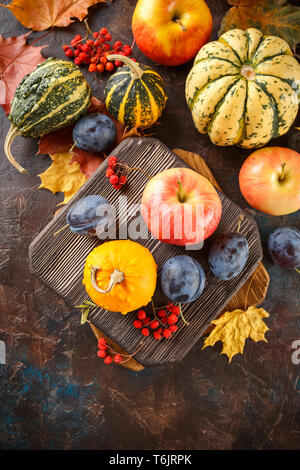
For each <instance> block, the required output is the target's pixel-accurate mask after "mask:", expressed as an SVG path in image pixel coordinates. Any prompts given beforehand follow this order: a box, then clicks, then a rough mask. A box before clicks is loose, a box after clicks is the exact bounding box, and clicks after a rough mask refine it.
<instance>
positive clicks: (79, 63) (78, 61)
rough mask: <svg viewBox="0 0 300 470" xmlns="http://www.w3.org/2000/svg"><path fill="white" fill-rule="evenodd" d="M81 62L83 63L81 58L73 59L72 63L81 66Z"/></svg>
mask: <svg viewBox="0 0 300 470" xmlns="http://www.w3.org/2000/svg"><path fill="white" fill-rule="evenodd" d="M82 62H83V60H82V58H81V57H75V59H74V63H75V64H76V65H81V64H82Z"/></svg>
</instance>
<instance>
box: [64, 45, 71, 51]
mask: <svg viewBox="0 0 300 470" xmlns="http://www.w3.org/2000/svg"><path fill="white" fill-rule="evenodd" d="M62 49H63V51H65V52H66V50H68V49H70V46H69V45H68V44H64V45H63V47H62Z"/></svg>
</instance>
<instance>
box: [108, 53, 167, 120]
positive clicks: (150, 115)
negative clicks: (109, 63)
mask: <svg viewBox="0 0 300 470" xmlns="http://www.w3.org/2000/svg"><path fill="white" fill-rule="evenodd" d="M108 60H120V61H122V62H124V63H125V64H126V65H125V66H123V67H122V68H120V69H119V70H118V71H117V72H115V73H114V74H113V75H112V76H111V77H110V79H109V80H108V82H107V85H106V88H105V90H104V93H105V104H106V107H107V110H108V112H109V113H110V115H111V116H112V117H114V118H115V119H116V120H117V121H119V122H120V123H121V124H123V125H124V126H128V127H129V128H141V129H145V128H147V127H150V126H152V124H154V123H155V122H156V121H157V119H158V118H159V117H160V116H161V114H162V112H163V109H164V107H165V104H166V100H167V96H166V92H165V87H164V83H163V80H162V78H161V76H160V75H159V74H158V73H157V72H155V71H154V70H152V69H151V68H150V67H148V66H146V65H143V64H138V63H137V62H134V61H133V60H131V59H129V58H128V57H125V56H122V55H118V54H112V55H110V56H108Z"/></svg>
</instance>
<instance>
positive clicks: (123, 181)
mask: <svg viewBox="0 0 300 470" xmlns="http://www.w3.org/2000/svg"><path fill="white" fill-rule="evenodd" d="M126 181H127V178H126V176H125V175H121V176H120V183H121V184H125V183H126Z"/></svg>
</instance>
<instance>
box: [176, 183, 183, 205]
mask: <svg viewBox="0 0 300 470" xmlns="http://www.w3.org/2000/svg"><path fill="white" fill-rule="evenodd" d="M177 184H178V186H179V193H178V195H179V201H180V202H184V193H183V188H182V183H181V181H177Z"/></svg>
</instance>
